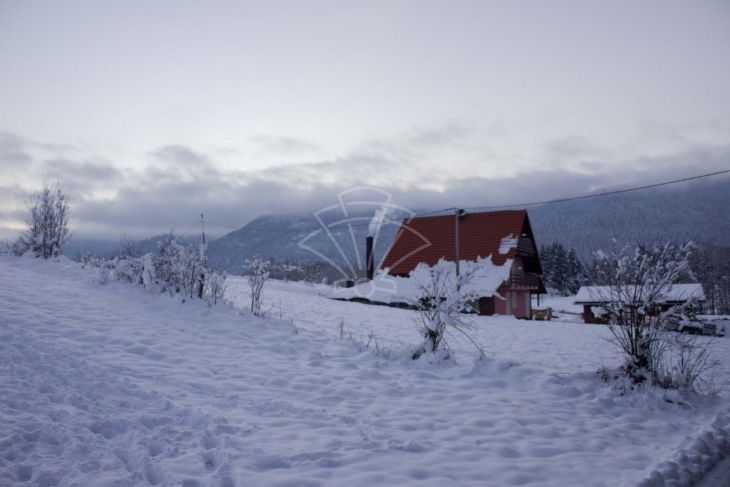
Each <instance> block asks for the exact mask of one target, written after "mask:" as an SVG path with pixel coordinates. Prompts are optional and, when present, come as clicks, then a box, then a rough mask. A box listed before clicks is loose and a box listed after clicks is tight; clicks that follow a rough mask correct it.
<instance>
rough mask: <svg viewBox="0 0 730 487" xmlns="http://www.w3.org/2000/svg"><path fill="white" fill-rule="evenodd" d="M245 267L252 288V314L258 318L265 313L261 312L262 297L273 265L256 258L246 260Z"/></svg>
mask: <svg viewBox="0 0 730 487" xmlns="http://www.w3.org/2000/svg"><path fill="white" fill-rule="evenodd" d="M245 266H246V274H247V275H248V285H249V288H250V291H249V293H250V296H251V312H252V313H253V314H254V315H256V316H263V312H262V311H261V295H262V293H263V290H264V284H266V281H267V280H268V279H269V275H270V272H271V264H270V262H269V261H268V260H264V259H261V258H260V257H254V258H253V259H248V260H246V264H245Z"/></svg>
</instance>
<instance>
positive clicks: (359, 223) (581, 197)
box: [188, 169, 730, 231]
mask: <svg viewBox="0 0 730 487" xmlns="http://www.w3.org/2000/svg"><path fill="white" fill-rule="evenodd" d="M728 173H730V169H725V170H722V171H716V172H711V173H706V174H698V175H696V176H689V177H686V178H679V179H672V180H669V181H662V182H659V183H652V184H645V185H642V186H635V187H632V188H624V189H617V190H613V191H605V192H602V193H593V194H586V195H579V196H570V197H565V198H556V199H552V200H544V201H530V202H524V203H513V204H509V205H492V206H472V207H468V208H464V209H465V210H468V211H474V210H497V209H504V208H515V207H522V208H525V207H530V206H540V205H549V204H554V203H564V202H567V201H577V200H585V199H590V198H599V197H602V196H611V195H616V194H623V193H630V192H634V191H641V190H645V189H652V188H658V187H661V186H668V185H670V184H677V183H682V182H686V181H693V180H697V179H703V178H709V177H712V176H719V175H721V174H728ZM455 209H456V207H450V208H442V209H440V210H432V211H427V212H424V213H416V214H414V215H412V216H409V217H407V218H414V217H421V216H430V215H436V214H438V213H444V212H452V211H454V210H455ZM356 218H357V219H358V220H362V221H350V222H349V225H351V226H354V227H359V226H365V225H369V224H370V217H365V216H363V217H356ZM366 218H367V221H365V219H366ZM199 223H200V222H196V223H195V224H193V226H195V225H198V224H199ZM205 223H207V224H208V225H213V226H216V227H221V228H226V229H230V230H238V229H240V228H241V227H242V226H243V225H241V226H239V227H234V226H231V225H223V224H220V223H215V222H211V221H208V220H206V221H205ZM288 228H289V227H281V228H278V229H281V230H285V229H288ZM188 231H189V230H188Z"/></svg>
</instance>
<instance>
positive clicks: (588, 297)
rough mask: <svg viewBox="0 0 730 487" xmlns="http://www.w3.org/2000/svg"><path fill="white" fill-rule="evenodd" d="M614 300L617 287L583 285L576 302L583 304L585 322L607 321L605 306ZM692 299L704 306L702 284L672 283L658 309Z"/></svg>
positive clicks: (660, 300) (666, 308)
mask: <svg viewBox="0 0 730 487" xmlns="http://www.w3.org/2000/svg"><path fill="white" fill-rule="evenodd" d="M629 294H640V293H638V292H637V293H629ZM612 300H618V296H616V291H615V289H612V288H611V287H610V286H583V287H581V288H580V289H579V290H578V294H576V296H575V300H574V303H575V304H579V305H582V306H583V321H584V322H585V323H607V318H608V316H607V314H606V311H605V306H606V305H607V304H609V303H610V302H612ZM690 300H693V301H694V302H695V303H696V304H697V305H698V306H700V307H702V305H703V304H704V302H705V293H704V291H703V290H702V284H698V283H691V284H672V285H670V286H668V287H667V288H666V289H665V290H663V291H662V293H661V297H660V299H659V303H658V305H659V309H658V310H657V311H659V312H661V311H666V310H668V309H669V308H671V307H673V306H676V305H682V304H685V303H687V302H688V301H690Z"/></svg>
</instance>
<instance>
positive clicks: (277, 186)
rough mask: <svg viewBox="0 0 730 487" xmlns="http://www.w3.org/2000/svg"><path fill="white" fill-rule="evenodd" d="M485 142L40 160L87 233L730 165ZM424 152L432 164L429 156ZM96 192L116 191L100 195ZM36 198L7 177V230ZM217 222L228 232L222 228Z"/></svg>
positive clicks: (597, 183) (155, 229)
mask: <svg viewBox="0 0 730 487" xmlns="http://www.w3.org/2000/svg"><path fill="white" fill-rule="evenodd" d="M478 138H479V131H476V130H475V129H473V128H470V127H463V126H454V127H447V128H445V129H444V130H442V131H440V130H438V129H434V130H416V131H410V132H406V133H404V134H401V135H400V136H398V137H393V138H390V139H384V140H378V141H371V142H369V143H364V144H361V145H360V146H358V147H357V148H356V149H355V150H353V151H352V152H351V153H350V154H347V155H343V156H342V157H339V158H335V159H331V160H321V161H314V162H311V163H300V164H290V165H285V166H278V167H272V168H269V169H265V170H259V171H249V172H244V171H238V170H224V169H222V168H221V167H220V166H219V165H218V164H217V163H216V161H215V158H216V156H215V152H212V153H209V152H205V151H201V150H197V149H195V148H191V147H188V146H184V145H167V146H162V147H159V148H157V149H154V150H152V151H150V152H148V153H147V157H148V161H149V163H150V164H149V166H148V167H147V168H145V169H142V170H137V171H129V170H127V171H123V170H122V169H119V168H118V166H115V165H113V164H112V163H110V162H106V161H103V160H100V159H94V158H88V159H78V160H77V159H72V158H63V157H58V158H53V159H40V160H39V161H40V162H34V164H36V165H38V166H39V167H43V168H44V170H45V171H46V172H47V174H48V175H49V176H52V177H54V178H58V179H59V180H60V181H61V183H62V184H65V185H68V186H69V187H72V188H73V189H74V192H72V194H71V196H72V202H73V208H72V215H73V216H72V224H73V226H74V228H73V230H74V233H75V234H76V235H77V236H82V235H83V236H88V237H105V236H106V237H108V238H111V239H117V238H118V237H120V236H121V235H124V234H128V235H132V236H137V237H143V236H147V235H153V234H158V233H160V232H163V231H166V230H169V229H170V228H175V229H176V230H178V231H183V230H185V229H187V228H190V227H193V226H194V224H195V223H196V222H197V221H198V218H199V215H200V213H201V212H202V213H204V214H205V215H206V219H208V220H209V221H211V222H213V223H217V224H222V225H225V226H227V227H236V228H237V227H239V226H241V225H243V224H245V223H246V222H248V221H249V220H251V219H253V218H255V217H257V216H260V215H263V214H287V213H299V214H302V213H311V212H314V211H316V210H318V209H320V208H322V207H325V206H328V205H331V204H334V203H335V202H336V201H337V195H338V193H340V192H341V191H344V190H346V189H349V188H351V187H353V186H361V185H370V186H374V187H378V188H382V189H384V190H386V191H388V192H389V193H391V194H392V195H393V202H394V203H395V204H398V205H401V206H404V207H407V208H411V209H414V210H428V209H440V208H448V207H453V206H460V207H482V206H495V205H507V204H510V205H511V204H515V205H516V204H520V203H528V202H532V201H542V200H549V199H554V198H560V197H565V196H572V195H581V194H586V193H588V192H590V191H596V190H605V189H613V188H619V187H626V186H627V185H642V184H648V183H653V182H658V181H664V180H667V179H673V178H678V177H684V176H689V175H693V174H697V173H701V172H710V171H713V170H718V169H726V168H730V145H694V146H691V147H688V148H687V149H686V150H684V151H682V152H677V153H675V154H672V155H669V156H651V157H638V158H632V159H624V160H620V161H617V162H616V161H611V160H607V158H608V156H605V155H604V156H602V155H601V148H600V147H596V146H595V145H593V144H592V143H591V142H590V141H589V140H586V139H583V138H580V137H577V136H576V137H566V138H564V139H559V140H554V141H551V142H549V143H547V144H546V145H545V148H544V151H543V157H544V158H545V160H558V159H560V160H570V163H569V164H568V163H566V164H558V163H554V164H544V165H543V166H541V167H537V168H519V167H517V168H510V171H503V172H502V173H500V172H499V171H491V170H489V166H479V165H478V163H474V162H473V161H474V160H476V161H478V155H479V154H481V157H487V156H485V155H484V154H483V153H482V152H481V151H480V149H479V147H480V146H479V145H478V144H477V143H476V142H475V139H478ZM11 139H12V138H10V139H9V140H11ZM8 145H9V146H12V144H8ZM21 146H22V144H21ZM448 147H452V148H454V153H452V154H451V155H450V156H449V157H451V158H458V157H464V158H466V159H467V160H468V161H470V162H472V163H473V164H475V165H474V166H473V167H470V166H469V164H464V165H463V166H461V167H454V166H450V165H448V163H446V162H444V161H441V162H439V160H440V158H439V157H436V156H433V154H439V153H442V152H444V153H446V152H448V151H447V148H448ZM422 154H427V155H428V156H429V159H428V160H423V159H422V158H421V155H422ZM611 156H612V157H613V156H614V155H611ZM469 157H471V158H473V159H468V158H469ZM32 174H35V173H32ZM32 174H31V175H32ZM35 184H39V182H38V181H36V182H35ZM96 188H102V189H106V193H105V194H104V195H101V196H100V195H99V194H97V193H95V191H94V190H95V189H96ZM27 196H28V188H27V187H25V186H23V185H22V184H19V183H13V182H3V181H2V180H0V207H2V210H3V211H2V213H1V214H0V227H8V222H9V221H10V220H13V219H14V220H17V219H18V215H19V213H18V212H19V211H20V210H21V209H22V201H23V200H25V199H27ZM19 202H20V203H19ZM216 229H217V230H218V232H219V233H223V232H225V231H227V230H226V229H223V228H220V227H216V226H212V227H211V230H212V231H213V232H215V230H216Z"/></svg>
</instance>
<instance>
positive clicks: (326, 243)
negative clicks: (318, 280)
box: [298, 187, 431, 299]
mask: <svg viewBox="0 0 730 487" xmlns="http://www.w3.org/2000/svg"><path fill="white" fill-rule="evenodd" d="M414 216H416V213H415V212H414V211H412V210H410V209H408V208H405V207H403V206H400V205H398V204H395V203H393V197H392V195H391V194H390V193H389V192H387V191H384V190H382V189H379V188H371V187H356V188H351V189H348V190H346V191H343V192H341V193H340V194H338V195H337V203H336V204H333V205H331V206H327V207H325V208H322V209H321V210H319V211H317V212H315V213H314V218H315V219H316V220H317V222H318V224H319V228H318V229H317V230H315V231H313V232H311V233H310V234H308V235H307V236H305V237H304V238H303V239H301V240H300V241H299V243H298V246H299V248H301V249H305V250H307V251H309V252H311V253H313V254H314V255H316V256H317V257H318V258H319V259H321V260H322V261H324V262H326V263H328V264H329V265H331V266H332V267H333V268H334V269H336V271H337V273H338V274H339V275H340V279H339V280H338V281H337V282H335V283H334V284H335V285H334V289H333V293H334V295H335V296H338V295H340V296H345V295H347V296H352V297H360V298H365V299H371V298H373V297H374V296H376V295H377V294H379V293H389V294H397V289H396V286H395V282H394V281H393V280H392V279H387V278H386V274H385V272H378V270H379V269H381V267H382V264H383V261H384V259H385V255H386V253H387V252H385V251H384V249H386V248H387V247H386V246H387V245H389V244H390V240H391V239H392V238H393V236H394V235H395V234H396V231H397V230H398V229H399V228H400V229H402V230H403V229H405V230H410V231H411V232H412V233H415V234H416V236H417V238H418V242H419V243H420V245H418V246H416V248H415V249H413V250H412V251H411V252H410V253H409V254H408V255H406V256H405V257H402V258H401V259H399V260H398V262H395V263H393V264H394V265H397V264H398V263H399V262H401V261H402V260H403V259H405V258H407V257H410V256H411V255H413V254H414V253H415V252H418V251H420V250H422V249H424V248H427V247H429V246H430V245H431V242H429V241H428V239H426V238H425V237H424V236H423V235H420V234H418V232H416V231H415V230H413V229H410V228H409V227H405V226H404V227H401V222H402V221H405V220H408V219H410V218H413V217H414ZM368 240H369V241H370V242H369V244H366V242H367V241H368ZM368 249H370V251H371V252H372V254H371V255H368ZM368 259H370V261H371V264H370V265H371V266H372V269H373V271H374V272H372V274H373V275H372V279H369V278H368V272H367V267H368Z"/></svg>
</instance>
